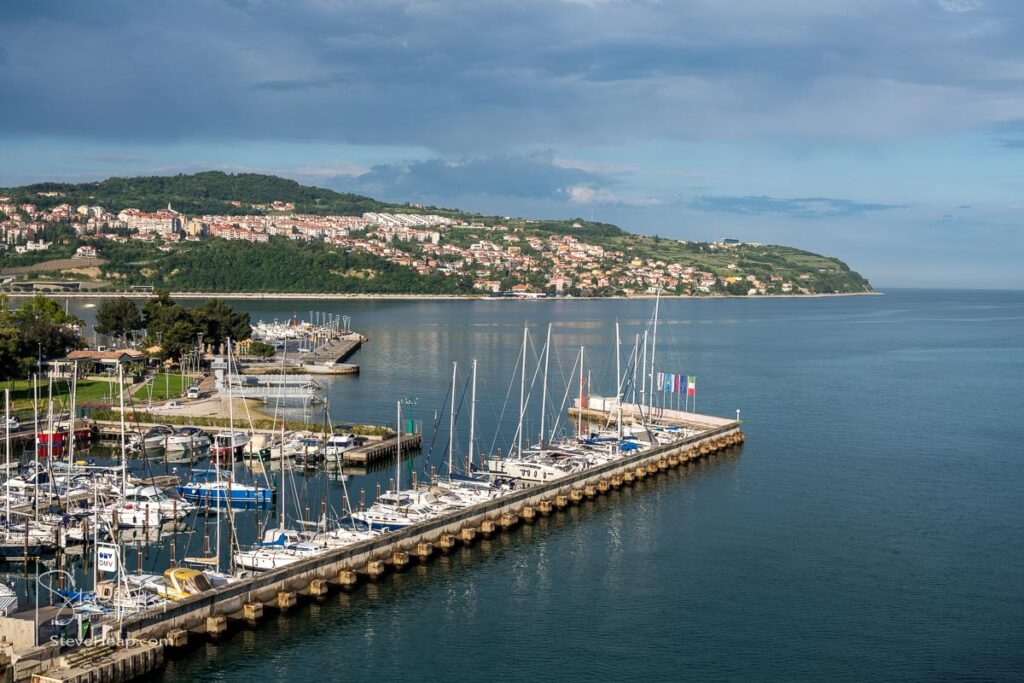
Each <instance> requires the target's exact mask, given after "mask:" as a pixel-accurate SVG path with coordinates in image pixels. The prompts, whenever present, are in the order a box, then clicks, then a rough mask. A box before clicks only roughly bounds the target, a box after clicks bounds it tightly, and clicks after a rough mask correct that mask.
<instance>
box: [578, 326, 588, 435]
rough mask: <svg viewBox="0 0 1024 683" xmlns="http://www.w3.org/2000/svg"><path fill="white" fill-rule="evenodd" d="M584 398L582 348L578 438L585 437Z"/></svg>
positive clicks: (581, 348)
mask: <svg viewBox="0 0 1024 683" xmlns="http://www.w3.org/2000/svg"><path fill="white" fill-rule="evenodd" d="M584 398H585V397H584V395H583V347H582V346H581V347H580V412H579V419H577V421H576V436H578V437H579V436H582V435H583V411H584V410H585V409H586V406H584V405H583V399H584Z"/></svg>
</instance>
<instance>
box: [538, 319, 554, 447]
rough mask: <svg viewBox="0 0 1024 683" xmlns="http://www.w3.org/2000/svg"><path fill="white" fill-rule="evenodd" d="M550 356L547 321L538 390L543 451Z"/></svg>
mask: <svg viewBox="0 0 1024 683" xmlns="http://www.w3.org/2000/svg"><path fill="white" fill-rule="evenodd" d="M549 358H551V323H548V336H547V339H546V340H545V341H544V384H543V387H542V388H541V392H540V452H541V453H543V452H544V439H545V436H544V413H545V412H546V410H545V409H546V408H547V403H548V359H549Z"/></svg>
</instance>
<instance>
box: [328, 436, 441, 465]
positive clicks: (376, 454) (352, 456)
mask: <svg viewBox="0 0 1024 683" xmlns="http://www.w3.org/2000/svg"><path fill="white" fill-rule="evenodd" d="M422 443H423V435H422V434H418V433H417V434H403V435H402V451H403V452H408V451H413V450H419V448H420V445H421V444H422ZM397 448H398V438H397V437H394V436H392V437H389V438H387V439H383V440H382V441H374V442H371V443H367V444H364V445H362V446H357V447H355V448H351V449H349V450H347V451H345V452H344V453H342V456H341V458H342V462H343V463H344V464H346V465H349V464H352V465H374V464H377V463H379V462H380V461H382V460H385V459H394V456H395V451H396V450H397Z"/></svg>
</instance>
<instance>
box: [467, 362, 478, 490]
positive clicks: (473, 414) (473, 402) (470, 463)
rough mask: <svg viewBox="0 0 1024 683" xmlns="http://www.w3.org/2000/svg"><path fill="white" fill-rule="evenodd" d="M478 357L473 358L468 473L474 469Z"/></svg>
mask: <svg viewBox="0 0 1024 683" xmlns="http://www.w3.org/2000/svg"><path fill="white" fill-rule="evenodd" d="M475 432H476V358H474V359H473V390H472V392H471V393H470V398H469V450H468V453H469V454H468V455H467V457H466V474H467V475H468V474H469V473H470V472H472V471H473V439H474V438H475V437H476V433H475Z"/></svg>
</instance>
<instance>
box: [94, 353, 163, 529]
mask: <svg viewBox="0 0 1024 683" xmlns="http://www.w3.org/2000/svg"><path fill="white" fill-rule="evenodd" d="M117 380H118V385H119V386H120V388H121V393H120V408H121V491H120V496H119V499H118V500H117V501H116V502H114V503H111V504H109V505H107V506H105V507H103V508H102V509H100V510H99V515H100V517H101V518H102V519H103V520H104V521H105V522H107V523H108V524H109V525H110V526H111V528H120V527H159V526H160V525H161V524H163V523H164V522H165V521H167V520H169V519H170V514H169V513H168V514H164V512H163V511H162V510H161V509H160V506H159V505H152V504H149V503H148V502H143V501H139V500H135V499H132V500H129V499H128V498H127V494H128V491H129V486H128V442H127V439H126V434H125V419H124V418H125V416H124V369H123V368H122V367H120V366H118V369H117Z"/></svg>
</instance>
